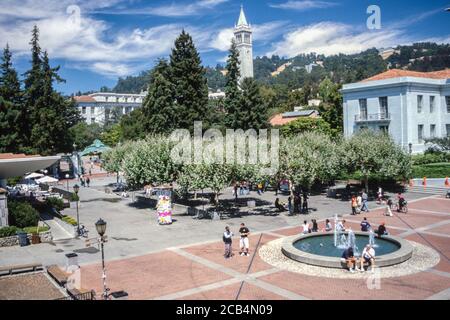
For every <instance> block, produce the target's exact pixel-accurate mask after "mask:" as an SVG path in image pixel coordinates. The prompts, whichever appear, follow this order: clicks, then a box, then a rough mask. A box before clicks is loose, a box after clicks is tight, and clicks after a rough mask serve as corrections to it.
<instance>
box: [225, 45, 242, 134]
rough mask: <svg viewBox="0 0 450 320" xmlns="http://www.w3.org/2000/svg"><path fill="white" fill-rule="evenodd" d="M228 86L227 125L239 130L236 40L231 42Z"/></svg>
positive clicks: (238, 72)
mask: <svg viewBox="0 0 450 320" xmlns="http://www.w3.org/2000/svg"><path fill="white" fill-rule="evenodd" d="M226 70H227V75H226V80H227V82H226V86H225V102H224V103H225V111H226V113H227V114H226V116H225V125H226V127H227V128H229V129H238V128H239V121H240V119H239V104H240V100H241V92H240V89H239V77H240V71H239V52H238V50H237V48H236V42H235V41H234V39H233V40H232V42H231V47H230V51H229V54H228V60H227V65H226Z"/></svg>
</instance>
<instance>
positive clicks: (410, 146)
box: [408, 142, 412, 154]
mask: <svg viewBox="0 0 450 320" xmlns="http://www.w3.org/2000/svg"><path fill="white" fill-rule="evenodd" d="M408 147H409V154H411V153H412V143H411V142H410V143H408Z"/></svg>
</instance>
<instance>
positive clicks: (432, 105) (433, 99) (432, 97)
mask: <svg viewBox="0 0 450 320" xmlns="http://www.w3.org/2000/svg"><path fill="white" fill-rule="evenodd" d="M434 101H435V97H434V96H430V113H433V112H434Z"/></svg>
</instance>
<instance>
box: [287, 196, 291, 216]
mask: <svg viewBox="0 0 450 320" xmlns="http://www.w3.org/2000/svg"><path fill="white" fill-rule="evenodd" d="M288 211H289V215H290V216H291V215H292V197H291V196H289V198H288Z"/></svg>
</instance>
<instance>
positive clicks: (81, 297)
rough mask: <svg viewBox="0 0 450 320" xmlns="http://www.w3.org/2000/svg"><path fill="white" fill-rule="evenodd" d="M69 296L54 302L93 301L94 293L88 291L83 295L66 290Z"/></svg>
mask: <svg viewBox="0 0 450 320" xmlns="http://www.w3.org/2000/svg"><path fill="white" fill-rule="evenodd" d="M67 293H68V294H69V295H68V296H67V297H64V298H59V299H56V300H95V291H93V290H92V291H88V292H83V293H76V294H75V293H73V292H71V291H70V290H67Z"/></svg>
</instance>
